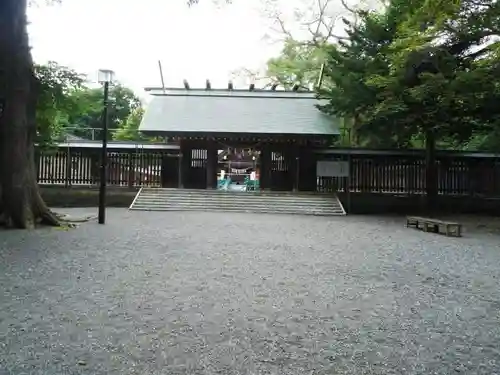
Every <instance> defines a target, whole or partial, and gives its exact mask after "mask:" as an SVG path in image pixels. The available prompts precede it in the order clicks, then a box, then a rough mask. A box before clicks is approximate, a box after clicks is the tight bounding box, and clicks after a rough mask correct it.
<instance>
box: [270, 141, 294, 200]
mask: <svg viewBox="0 0 500 375" xmlns="http://www.w3.org/2000/svg"><path fill="white" fill-rule="evenodd" d="M287 156H288V155H287V154H286V153H283V152H274V151H273V152H271V170H270V172H271V173H270V181H269V182H270V188H271V190H277V191H292V190H293V176H292V173H293V163H291V160H290V158H289V157H287Z"/></svg>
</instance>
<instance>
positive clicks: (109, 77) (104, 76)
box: [98, 69, 115, 224]
mask: <svg viewBox="0 0 500 375" xmlns="http://www.w3.org/2000/svg"><path fill="white" fill-rule="evenodd" d="M114 75H115V73H114V72H113V71H112V70H108V69H101V70H99V75H98V81H99V83H100V84H102V85H103V86H104V109H103V112H102V132H103V134H102V148H101V167H100V180H101V181H100V186H99V217H98V222H99V224H104V223H105V222H106V179H107V165H108V108H109V85H110V84H111V83H112V82H113V79H114Z"/></svg>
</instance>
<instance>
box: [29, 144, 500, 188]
mask: <svg viewBox="0 0 500 375" xmlns="http://www.w3.org/2000/svg"><path fill="white" fill-rule="evenodd" d="M176 152H178V150H174V149H168V148H165V149H157V148H147V149H146V148H132V149H130V148H128V149H123V150H120V149H112V150H110V152H109V153H108V158H109V160H108V161H109V163H108V178H107V183H108V184H109V185H113V186H128V187H141V186H147V187H155V186H161V185H162V172H165V171H164V170H162V166H165V165H167V164H168V166H167V167H165V168H174V167H175V164H176V163H167V164H164V161H165V160H164V157H165V156H166V155H170V156H174V155H173V154H174V153H176ZM169 153H170V154H169ZM318 158H320V159H329V160H350V177H348V178H346V177H339V178H335V177H319V178H318V179H317V190H318V191H322V192H347V191H351V192H362V193H389V194H402V195H421V194H425V188H426V168H425V158H424V155H423V154H422V153H420V152H410V151H408V152H404V151H374V150H369V151H368V150H352V149H351V150H347V149H346V150H339V149H335V150H333V151H331V150H328V152H326V153H319V154H318ZM99 167H100V153H99V149H98V148H71V147H64V148H59V149H57V150H56V151H42V150H39V151H38V152H37V178H38V182H39V183H40V184H50V185H62V186H66V187H70V186H78V185H86V186H92V185H97V184H99ZM177 168H178V167H175V169H176V170H175V171H174V170H169V171H166V172H167V173H166V174H165V176H166V175H168V176H172V175H177ZM437 178H438V190H439V194H441V195H449V196H482V197H499V198H500V156H498V155H486V154H466V153H441V154H440V155H439V156H438V158H437ZM163 182H164V181H163Z"/></svg>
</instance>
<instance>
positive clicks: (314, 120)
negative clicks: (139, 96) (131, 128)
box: [139, 89, 339, 137]
mask: <svg viewBox="0 0 500 375" xmlns="http://www.w3.org/2000/svg"><path fill="white" fill-rule="evenodd" d="M150 90H151V91H152V90H153V89H150ZM153 95H154V96H153V98H152V100H151V102H150V103H149V105H148V107H147V108H146V112H145V114H144V117H143V119H142V122H141V124H140V127H139V130H140V131H142V132H144V133H146V134H150V135H160V136H161V135H163V136H181V137H183V136H232V135H237V136H241V135H254V136H256V135H260V136H278V135H279V136H283V135H286V136H298V137H313V136H315V137H318V136H320V137H326V136H333V135H338V134H339V120H338V119H335V118H333V117H330V116H328V115H325V114H324V113H322V112H321V111H320V110H319V109H317V107H316V104H319V101H318V100H317V99H316V98H315V95H314V93H313V92H296V91H270V90H252V91H249V90H207V89H166V90H165V93H163V92H162V91H160V92H158V91H156V93H154V92H153Z"/></svg>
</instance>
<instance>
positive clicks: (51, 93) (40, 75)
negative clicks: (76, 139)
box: [35, 62, 85, 146]
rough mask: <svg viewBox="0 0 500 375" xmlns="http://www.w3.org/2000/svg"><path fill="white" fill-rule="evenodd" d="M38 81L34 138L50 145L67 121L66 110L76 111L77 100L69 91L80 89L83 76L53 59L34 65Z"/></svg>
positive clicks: (68, 112) (83, 79)
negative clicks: (43, 63) (35, 136)
mask: <svg viewBox="0 0 500 375" xmlns="http://www.w3.org/2000/svg"><path fill="white" fill-rule="evenodd" d="M35 75H36V77H37V79H38V82H39V87H38V100H37V112H36V121H37V142H38V143H39V144H40V145H42V146H48V145H50V144H51V143H52V142H53V141H54V140H55V139H56V138H58V137H60V136H61V134H62V133H63V131H64V128H65V127H66V126H67V124H68V117H69V114H70V113H72V112H74V111H76V110H77V108H78V102H77V101H76V100H75V98H74V97H72V96H71V92H73V91H75V90H80V89H81V88H82V87H83V85H84V82H85V77H84V76H83V75H81V74H78V73H77V72H75V71H74V70H72V69H69V68H66V67H64V66H60V65H58V64H57V63H55V62H49V63H48V64H46V65H35Z"/></svg>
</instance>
